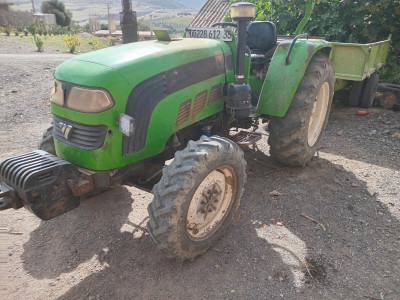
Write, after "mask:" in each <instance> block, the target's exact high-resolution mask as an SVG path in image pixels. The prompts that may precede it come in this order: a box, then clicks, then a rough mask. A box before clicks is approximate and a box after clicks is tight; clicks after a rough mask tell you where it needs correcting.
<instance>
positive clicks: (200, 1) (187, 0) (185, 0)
mask: <svg viewBox="0 0 400 300" xmlns="http://www.w3.org/2000/svg"><path fill="white" fill-rule="evenodd" d="M178 2H179V3H181V4H183V5H185V6H186V7H189V8H194V9H200V8H202V7H203V5H204V3H206V2H207V0H178Z"/></svg>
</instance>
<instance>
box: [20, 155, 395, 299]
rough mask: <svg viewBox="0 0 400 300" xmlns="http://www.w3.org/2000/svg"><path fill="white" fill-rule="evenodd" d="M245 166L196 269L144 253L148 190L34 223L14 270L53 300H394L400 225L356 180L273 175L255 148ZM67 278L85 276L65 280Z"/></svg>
mask: <svg viewBox="0 0 400 300" xmlns="http://www.w3.org/2000/svg"><path fill="white" fill-rule="evenodd" d="M246 159H247V161H248V163H249V176H248V182H247V185H246V191H245V194H244V196H243V198H242V205H241V207H240V209H239V211H238V213H237V214H236V218H235V220H234V222H233V224H232V225H231V227H230V228H229V229H228V232H227V234H226V235H225V236H224V237H223V238H222V240H221V241H220V242H219V243H217V245H215V247H213V248H212V249H210V250H209V251H208V252H207V253H206V254H204V255H202V256H200V257H198V258H197V259H196V260H195V261H194V262H185V263H178V262H176V261H175V260H170V259H167V258H164V256H163V255H162V254H161V253H160V252H159V251H158V250H156V249H155V248H154V247H153V246H152V243H151V240H150V237H149V236H148V234H147V233H146V231H145V229H144V227H145V223H146V221H147V215H146V212H145V208H146V206H147V204H148V201H149V200H148V199H149V195H147V196H143V199H141V197H135V198H134V199H133V200H132V199H131V193H130V192H129V190H128V189H127V188H125V187H121V188H117V189H114V190H112V191H110V192H107V193H106V194H104V195H101V196H98V197H96V198H92V199H89V200H87V201H86V202H85V203H83V205H82V206H81V207H80V208H78V209H76V210H74V211H72V212H70V213H68V214H66V215H64V216H61V217H59V218H57V219H55V220H52V221H49V222H42V223H41V224H40V226H39V227H38V228H37V229H36V230H34V231H33V233H32V234H31V236H30V240H29V241H28V242H27V243H26V244H25V245H24V253H23V257H22V259H23V261H24V268H25V269H26V271H28V272H30V274H31V275H32V276H33V277H35V278H37V279H51V280H52V281H51V283H50V285H53V286H54V290H55V291H56V290H57V285H61V286H62V284H63V282H68V284H69V285H70V286H71V288H70V289H69V290H68V291H67V292H65V293H64V294H63V295H62V296H61V297H60V298H61V299H83V298H90V299H137V298H141V299H157V298H164V299H202V298H207V299H210V298H211V299H227V298H234V299H245V298H247V299H381V296H384V299H386V300H388V299H400V298H399V296H398V295H400V288H399V287H400V282H399V278H400V257H399V242H400V241H399V237H398V232H399V228H400V226H399V221H398V220H397V219H396V218H395V217H393V216H392V215H391V214H390V212H389V211H388V210H387V208H386V207H385V206H384V205H383V204H382V203H381V202H379V201H377V199H376V196H374V197H371V196H369V195H368V192H367V186H366V184H365V182H363V181H360V180H358V179H357V178H356V177H355V176H354V174H352V173H351V172H348V171H346V170H344V169H343V168H342V167H341V166H339V165H335V164H332V163H331V162H329V161H328V160H325V159H321V158H316V159H314V160H313V161H312V163H311V164H310V165H309V166H308V167H306V168H281V167H279V166H277V165H274V163H273V162H272V161H271V159H270V158H269V157H268V156H266V155H264V154H263V153H261V152H251V151H250V152H247V153H246ZM260 187H262V190H261V191H260V190H259V189H260ZM273 190H276V191H278V192H279V194H280V195H279V196H271V195H270V193H271V192H272V191H273ZM142 194H143V195H144V193H143V192H142ZM132 208H134V209H135V211H134V212H133V213H132ZM136 209H137V210H138V211H137V210H136ZM132 216H134V217H132ZM307 217H308V218H307ZM132 220H133V221H132ZM313 220H314V221H313ZM279 222H282V224H283V226H279V225H278V224H281V223H279ZM317 222H318V223H319V224H318V223H317ZM121 229H122V230H121ZM38 257H39V258H40V259H38ZM73 272H78V273H79V272H80V274H87V275H86V276H83V277H84V279H83V280H82V281H79V280H77V279H76V280H75V281H74V278H73V277H72V278H70V277H68V274H69V273H71V274H72V273H73ZM67 277H68V279H66V278H67Z"/></svg>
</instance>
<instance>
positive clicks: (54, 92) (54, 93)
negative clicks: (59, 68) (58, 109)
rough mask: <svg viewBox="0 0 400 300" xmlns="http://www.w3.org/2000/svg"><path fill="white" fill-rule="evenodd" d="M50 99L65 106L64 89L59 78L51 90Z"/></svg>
mask: <svg viewBox="0 0 400 300" xmlns="http://www.w3.org/2000/svg"><path fill="white" fill-rule="evenodd" d="M50 101H51V102H53V103H54V104H57V105H59V106H64V90H63V88H62V84H61V82H60V81H58V80H54V86H53V88H52V89H51V92H50Z"/></svg>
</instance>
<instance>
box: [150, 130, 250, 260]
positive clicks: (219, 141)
mask: <svg viewBox="0 0 400 300" xmlns="http://www.w3.org/2000/svg"><path fill="white" fill-rule="evenodd" d="M245 181H246V161H245V160H244V158H243V152H242V150H241V149H240V148H239V147H238V146H237V145H236V144H235V143H233V142H232V141H230V140H228V139H226V138H222V137H218V136H213V137H211V138H208V137H204V136H203V137H201V138H200V140H199V141H197V142H194V141H190V142H189V143H188V146H187V148H185V149H184V150H182V151H178V152H176V154H175V159H174V160H173V161H172V163H171V164H170V165H169V166H167V167H165V169H164V172H163V177H162V178H161V180H160V182H159V183H157V184H156V185H155V186H154V188H153V194H154V198H153V201H152V202H151V203H150V204H149V206H148V212H149V217H150V220H149V222H148V223H147V228H148V230H149V233H150V236H151V237H152V239H153V241H154V243H155V244H156V246H157V247H158V249H160V250H161V251H162V252H164V254H165V255H166V256H168V257H172V258H173V257H175V258H177V259H179V260H181V261H183V260H185V259H194V258H195V257H196V256H198V255H200V254H202V253H204V252H205V251H207V249H208V248H210V247H211V246H212V245H213V244H215V243H216V242H217V241H218V240H219V238H220V237H221V236H222V235H223V233H224V232H225V230H226V229H227V227H228V225H229V223H230V221H231V220H232V218H233V216H234V214H235V212H236V210H237V208H238V206H239V203H240V198H241V197H242V194H243V191H244V183H245Z"/></svg>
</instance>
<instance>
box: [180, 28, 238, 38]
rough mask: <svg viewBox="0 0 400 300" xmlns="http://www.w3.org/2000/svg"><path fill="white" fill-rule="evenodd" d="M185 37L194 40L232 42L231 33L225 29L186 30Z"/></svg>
mask: <svg viewBox="0 0 400 300" xmlns="http://www.w3.org/2000/svg"><path fill="white" fill-rule="evenodd" d="M186 32H187V33H186V37H189V38H194V39H213V40H221V41H232V35H233V34H232V32H231V31H230V30H227V29H225V28H188V29H187V30H186Z"/></svg>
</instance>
